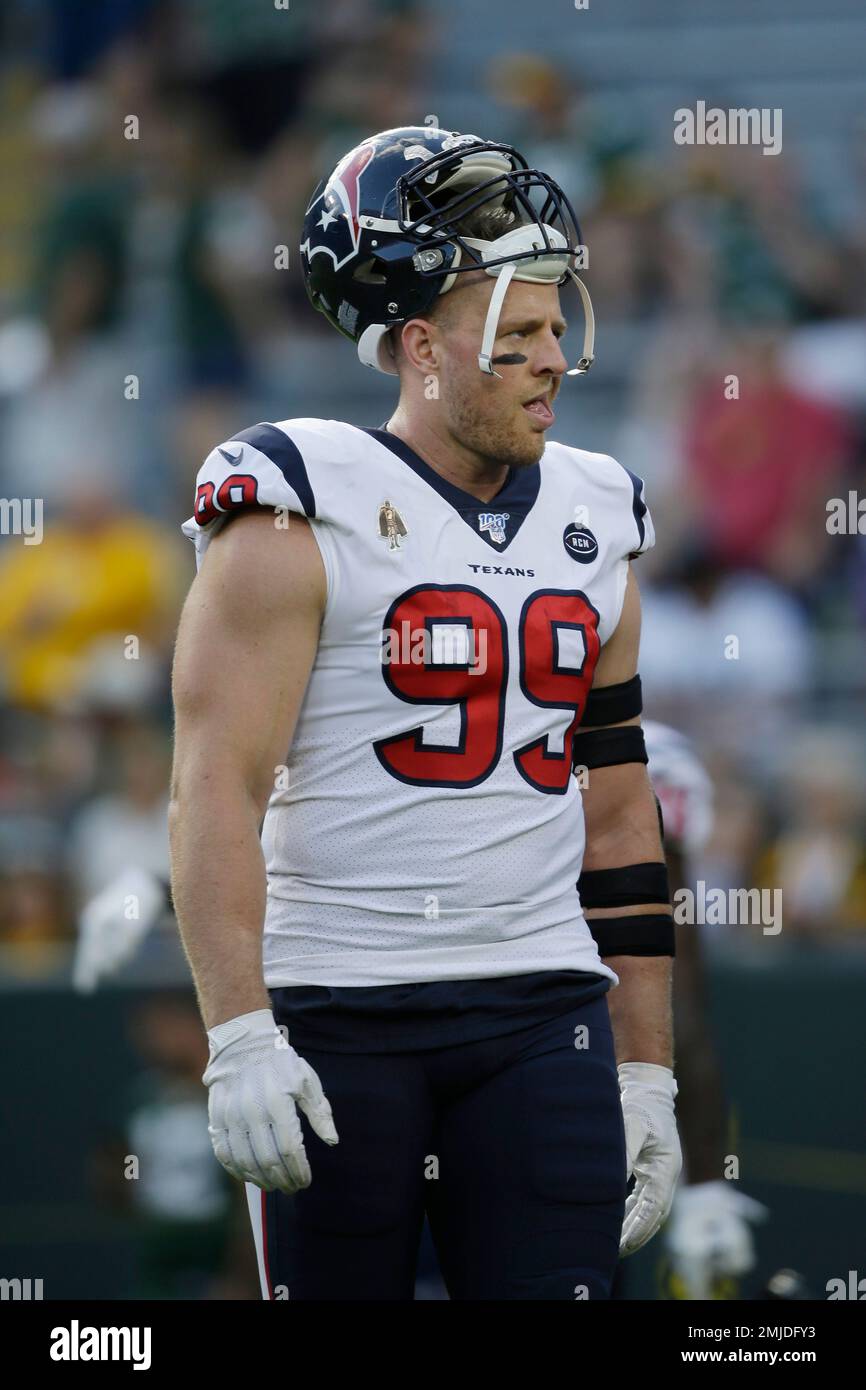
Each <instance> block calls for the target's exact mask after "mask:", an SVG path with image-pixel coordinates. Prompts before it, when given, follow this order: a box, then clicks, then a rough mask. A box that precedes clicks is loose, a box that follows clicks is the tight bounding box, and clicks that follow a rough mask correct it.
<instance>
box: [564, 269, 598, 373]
mask: <svg viewBox="0 0 866 1390" xmlns="http://www.w3.org/2000/svg"><path fill="white" fill-rule="evenodd" d="M568 273H569V275H570V276H571V278H572V280H573V281H574V283H575V284H576V285H577V288H578V289H579V290H580V298H581V302H582V304H583V317H584V329H583V356H582V357H581V359H580V361H579V362H578V364H577V366H576V367H572V368H571V370H570V371H568V372H566V374H565V375H566V376H583V374H584V372H588V371H589V369H590V367H591V366H592V364H593V362H594V361H595V314H594V313H593V309H592V300H591V299H590V297H589V290H588V289H587V288H586V285H585V284H584V283H583V281H582V280H581V278H580V276H579V275H578V274H577V273H576V272H575V271H573V270H569V272H568Z"/></svg>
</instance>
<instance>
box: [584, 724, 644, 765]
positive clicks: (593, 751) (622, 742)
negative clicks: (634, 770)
mask: <svg viewBox="0 0 866 1390" xmlns="http://www.w3.org/2000/svg"><path fill="white" fill-rule="evenodd" d="M571 758H572V767H574V768H578V767H585V768H592V767H615V766H617V764H619V763H646V762H649V759H648V757H647V751H646V743H645V741H644V736H643V729H642V728H641V727H640V725H639V724H627V725H626V726H625V728H624V729H590V730H589V732H588V733H585V734H583V733H581V732H580V731H579V730H578V732H577V733H576V734H575V736H574V741H573V744H572V754H571Z"/></svg>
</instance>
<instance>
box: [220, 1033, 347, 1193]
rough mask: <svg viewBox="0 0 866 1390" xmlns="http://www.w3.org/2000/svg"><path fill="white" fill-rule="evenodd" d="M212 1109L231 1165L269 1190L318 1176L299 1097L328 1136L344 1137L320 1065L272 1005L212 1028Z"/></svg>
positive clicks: (224, 1159) (292, 1188)
mask: <svg viewBox="0 0 866 1390" xmlns="http://www.w3.org/2000/svg"><path fill="white" fill-rule="evenodd" d="M207 1036H208V1043H209V1046H210V1061H209V1062H208V1065H207V1067H206V1069H205V1072H204V1075H203V1076H202V1081H204V1083H205V1085H206V1086H208V1087H209V1088H210V1095H209V1097H208V1115H209V1118H210V1124H209V1126H208V1133H209V1134H210V1137H211V1143H212V1144H213V1149H214V1153H215V1154H216V1156H217V1158H218V1159H219V1161H220V1163H221V1164H222V1166H223V1167H224V1168H225V1170H226V1172H228V1173H231V1175H232V1177H233V1178H237V1179H238V1180H239V1181H241V1182H252V1183H255V1184H256V1186H257V1187H261V1188H264V1190H265V1192H272V1191H273V1190H274V1188H279V1190H280V1191H281V1192H297V1190H298V1189H299V1188H301V1187H309V1185H310V1183H311V1181H312V1174H311V1172H310V1165H309V1163H308V1161H307V1155H306V1152H305V1150H304V1139H303V1135H302V1133H301V1122H300V1120H299V1119H298V1112H297V1110H296V1109H295V1101H297V1102H298V1105H299V1106H300V1107H301V1109H302V1110H303V1112H304V1114H305V1115H306V1117H307V1119H308V1120H309V1122H310V1124H311V1125H312V1127H313V1129H314V1130H315V1132H316V1134H318V1136H319V1138H320V1139H324V1141H325V1143H326V1144H336V1143H337V1142H338V1138H337V1131H336V1129H335V1128H334V1119H333V1116H332V1114H331V1107H330V1105H329V1104H328V1102H327V1100H326V1099H325V1095H324V1092H323V1091H322V1085H321V1082H320V1081H319V1078H318V1077H317V1075H316V1073H315V1072H314V1071H313V1068H312V1067H311V1066H310V1065H309V1063H308V1062H305V1061H304V1059H303V1058H302V1057H299V1056H298V1054H297V1052H296V1051H295V1049H294V1048H293V1047H290V1046H289V1043H288V1039H287V1038H286V1036H285V1034H284V1033H281V1032H280V1030H279V1029H278V1028H277V1025H276V1023H275V1022H274V1016H273V1014H272V1013H271V1011H270V1009H255V1010H254V1011H253V1012H252V1013H249V1014H241V1015H240V1017H238V1018H232V1019H229V1021H228V1022H227V1023H219V1024H217V1026H216V1028H211V1030H210V1031H209V1033H208V1035H207Z"/></svg>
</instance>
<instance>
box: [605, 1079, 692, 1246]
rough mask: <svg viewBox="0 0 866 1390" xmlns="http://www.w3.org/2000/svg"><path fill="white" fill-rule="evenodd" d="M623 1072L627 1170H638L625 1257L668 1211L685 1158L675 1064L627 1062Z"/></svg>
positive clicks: (626, 1222)
mask: <svg viewBox="0 0 866 1390" xmlns="http://www.w3.org/2000/svg"><path fill="white" fill-rule="evenodd" d="M617 1073H618V1075H619V1090H620V1100H621V1102H622V1114H623V1121H624V1124H625V1145H626V1155H627V1159H628V1165H627V1167H628V1171H627V1176H628V1177H631V1175H632V1173H634V1175H635V1185H634V1189H633V1191H632V1192H631V1194H630V1195H629V1196H628V1197H627V1198H626V1203H625V1219H624V1221H623V1225H622V1236H621V1238H620V1247H619V1253H620V1256H622V1257H624V1256H626V1255H633V1254H634V1252H635V1251H636V1250H640V1248H641V1246H642V1245H646V1243H647V1241H648V1240H650V1239H651V1238H652V1236H654V1235H655V1233H656V1231H657V1230H658V1229H659V1227H660V1226H661V1224H662V1222H663V1221H664V1220H665V1218H666V1217H667V1215H668V1212H669V1211H670V1209H671V1204H672V1202H673V1199H674V1190H675V1188H676V1184H677V1178H678V1177H679V1175H680V1171H681V1169H682V1166H683V1158H682V1152H681V1150H680V1139H679V1135H678V1133H677V1124H676V1119H675V1117H674V1099H675V1098H676V1094H677V1083H676V1081H675V1080H674V1074H673V1072H672V1071H671V1069H670V1067H661V1066H655V1065H654V1064H653V1063H651V1062H622V1063H620V1065H619V1066H618V1067H617Z"/></svg>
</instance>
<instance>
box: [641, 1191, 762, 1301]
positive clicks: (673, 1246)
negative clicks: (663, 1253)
mask: <svg viewBox="0 0 866 1390" xmlns="http://www.w3.org/2000/svg"><path fill="white" fill-rule="evenodd" d="M768 1214H769V1213H768V1211H767V1208H766V1207H765V1206H764V1205H763V1204H762V1203H761V1202H756V1201H755V1199H754V1198H753V1197H747V1196H746V1194H745V1193H744V1192H740V1191H739V1190H738V1189H737V1185H736V1183H734V1182H726V1181H723V1180H721V1179H720V1180H719V1181H718V1182H699V1183H694V1184H693V1185H691V1186H689V1187H681V1188H680V1190H679V1192H678V1193H677V1195H676V1200H675V1202H674V1207H673V1212H672V1213H671V1219H670V1224H669V1226H668V1228H667V1230H666V1231H665V1242H666V1244H667V1247H668V1250H669V1251H670V1256H671V1262H672V1264H673V1267H674V1270H675V1271H676V1273H677V1274H678V1275H679V1276H680V1278H681V1279H682V1280H683V1282H684V1284H685V1286H686V1288H687V1289H688V1292H689V1297H690V1298H692V1299H708V1298H711V1297H712V1287H713V1279H714V1278H716V1277H717V1276H719V1275H740V1274H747V1273H748V1272H749V1270H750V1269H752V1268H753V1266H754V1263H755V1244H754V1241H753V1240H752V1232H751V1230H750V1229H749V1222H750V1221H764V1220H766V1217H767V1216H768Z"/></svg>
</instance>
